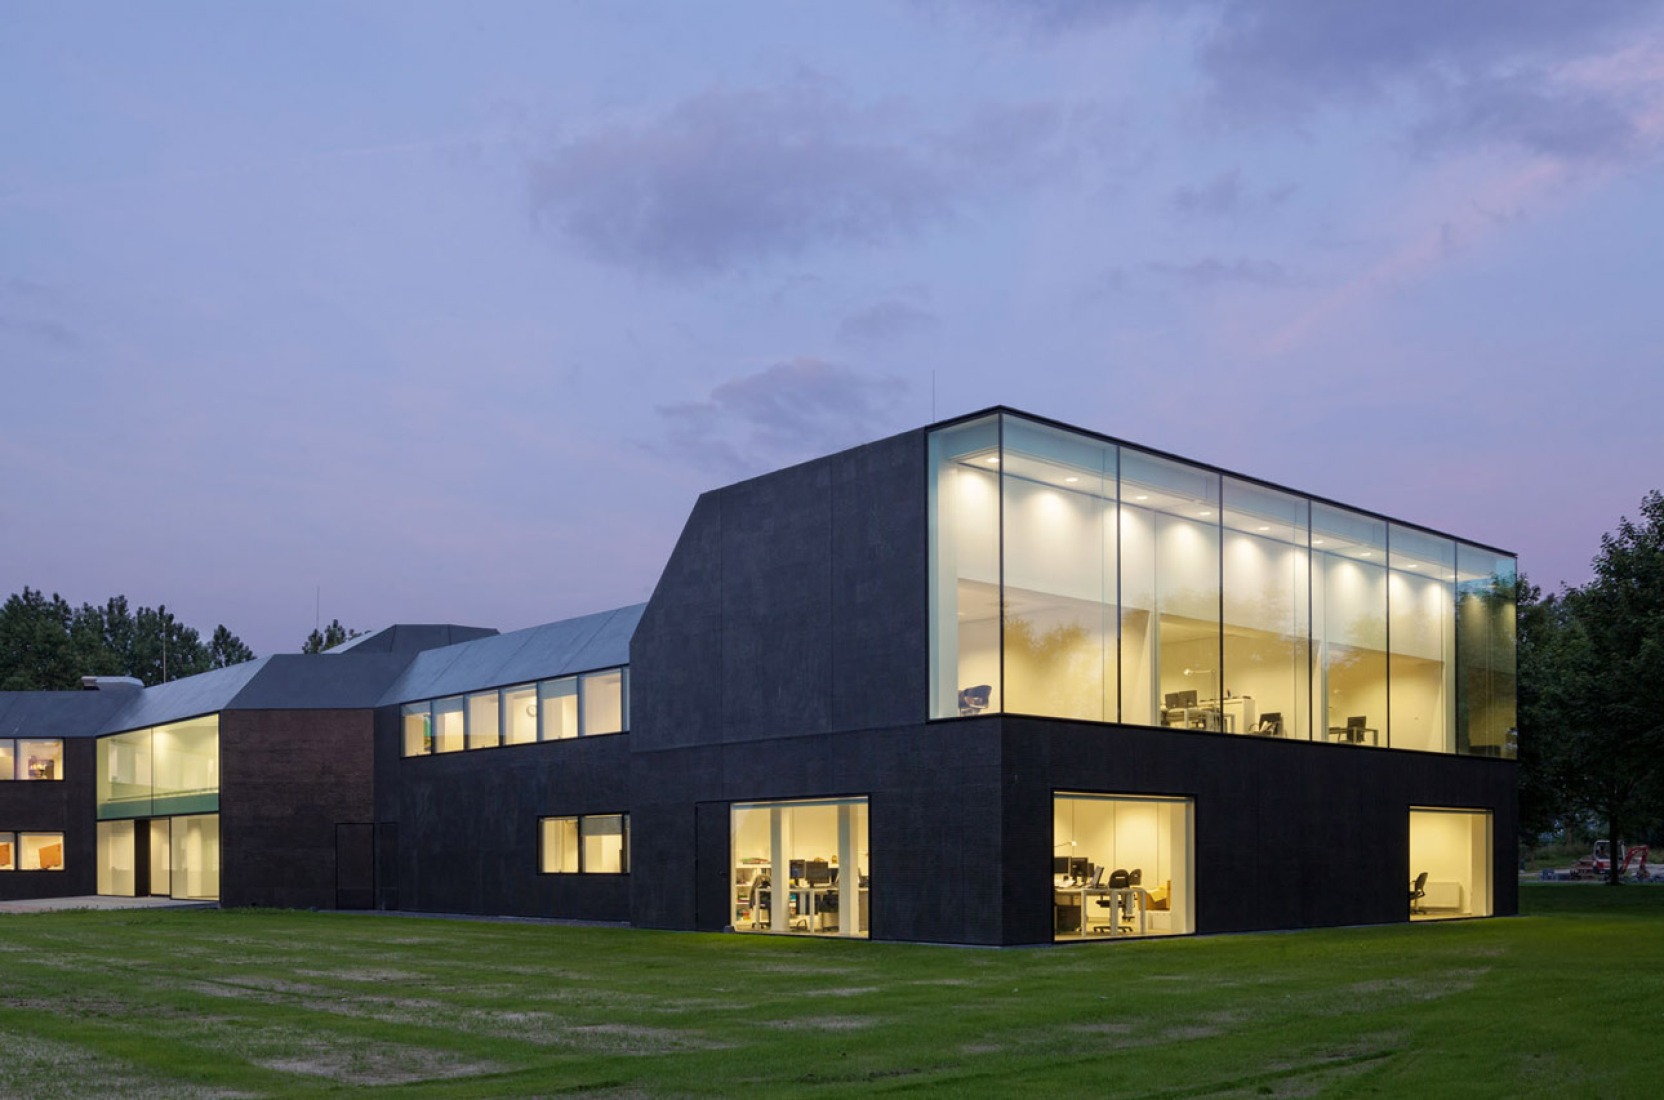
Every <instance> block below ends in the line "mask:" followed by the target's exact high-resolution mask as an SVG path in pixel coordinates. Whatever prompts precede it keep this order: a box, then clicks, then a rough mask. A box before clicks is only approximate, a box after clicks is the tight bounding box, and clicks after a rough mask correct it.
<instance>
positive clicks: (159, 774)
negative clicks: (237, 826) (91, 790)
mask: <svg viewBox="0 0 1664 1100" xmlns="http://www.w3.org/2000/svg"><path fill="white" fill-rule="evenodd" d="M97 768H98V775H97V799H98V818H99V820H101V821H107V820H116V819H123V818H132V817H163V816H167V815H170V814H177V813H213V812H217V811H218V810H219V806H220V775H219V769H220V722H219V716H218V715H214V714H209V715H205V716H203V717H201V718H191V719H188V720H186V721H184V722H173V723H170V724H168V725H165V726H155V727H153V728H151V729H142V730H132V731H130V732H128V733H118V734H113V735H111V736H109V737H101V738H99V740H98V750H97Z"/></svg>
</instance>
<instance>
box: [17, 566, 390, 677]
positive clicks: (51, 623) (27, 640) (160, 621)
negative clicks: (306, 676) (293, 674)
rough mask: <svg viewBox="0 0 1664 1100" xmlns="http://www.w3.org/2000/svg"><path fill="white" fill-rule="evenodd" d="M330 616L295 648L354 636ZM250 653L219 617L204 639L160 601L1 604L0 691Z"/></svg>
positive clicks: (153, 671) (186, 671)
mask: <svg viewBox="0 0 1664 1100" xmlns="http://www.w3.org/2000/svg"><path fill="white" fill-rule="evenodd" d="M359 633H360V632H359V631H357V630H352V629H350V628H348V627H344V626H342V625H341V621H340V620H339V619H335V620H332V621H331V622H330V624H329V625H328V626H327V627H323V628H321V629H318V630H313V631H312V633H311V634H310V635H308V637H307V639H306V641H305V643H303V645H302V647H301V652H302V653H321V652H323V651H324V650H326V649H329V648H331V647H332V646H336V645H339V644H341V643H342V642H345V641H347V640H348V639H350V638H355V637H357V636H358V635H359ZM252 660H254V651H253V650H251V649H250V648H249V647H248V646H246V645H244V644H243V642H242V639H240V638H238V637H237V636H236V635H235V634H233V633H231V631H230V630H228V629H227V628H226V627H225V626H224V624H221V625H218V626H215V627H214V629H213V630H212V631H210V632H209V633H208V636H207V638H206V639H204V637H203V635H202V633H201V632H200V631H198V630H197V629H196V628H194V627H191V626H187V625H186V624H184V623H182V622H180V621H179V620H178V619H177V618H175V617H174V615H173V613H172V612H171V611H169V610H168V609H167V607H166V606H165V605H158V606H156V607H138V608H134V607H130V606H129V605H128V603H127V597H126V596H114V597H111V598H110V599H108V600H106V601H104V603H102V604H97V605H95V604H88V603H83V604H82V605H81V606H79V607H75V606H72V605H71V604H70V603H69V601H67V600H65V599H64V598H63V597H62V596H59V595H57V594H56V593H54V594H53V595H52V596H51V597H50V598H48V597H47V596H46V594H45V593H43V592H40V591H37V590H36V589H33V588H29V587H27V586H25V587H24V589H23V591H22V592H17V593H13V594H12V595H11V596H9V597H7V599H6V602H5V604H4V605H0V691H71V690H75V689H77V688H79V687H80V686H81V677H83V676H131V677H133V678H135V679H137V680H140V681H142V682H143V683H145V684H146V685H151V684H160V683H163V682H165V681H167V680H178V679H180V678H182V677H185V676H195V675H196V674H197V673H199V672H207V671H209V670H210V669H216V668H227V667H229V666H231V665H236V664H241V663H242V662H244V661H252Z"/></svg>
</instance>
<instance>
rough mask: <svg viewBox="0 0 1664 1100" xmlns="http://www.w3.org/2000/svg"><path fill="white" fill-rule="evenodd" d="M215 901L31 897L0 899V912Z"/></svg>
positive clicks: (208, 904)
mask: <svg viewBox="0 0 1664 1100" xmlns="http://www.w3.org/2000/svg"><path fill="white" fill-rule="evenodd" d="M218 907H219V902H216V901H175V900H174V899H172V898H111V897H104V896H102V895H99V894H91V895H88V896H86V897H79V898H33V899H31V900H29V901H0V913H56V912H59V911H60V910H64V909H215V908H218Z"/></svg>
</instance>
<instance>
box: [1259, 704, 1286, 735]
mask: <svg viewBox="0 0 1664 1100" xmlns="http://www.w3.org/2000/svg"><path fill="white" fill-rule="evenodd" d="M1254 732H1255V733H1263V734H1265V735H1266V736H1267V737H1281V736H1282V735H1283V712H1282V711H1280V710H1268V711H1266V712H1265V713H1264V714H1262V715H1260V724H1259V726H1258V727H1257V728H1256V729H1255V730H1254Z"/></svg>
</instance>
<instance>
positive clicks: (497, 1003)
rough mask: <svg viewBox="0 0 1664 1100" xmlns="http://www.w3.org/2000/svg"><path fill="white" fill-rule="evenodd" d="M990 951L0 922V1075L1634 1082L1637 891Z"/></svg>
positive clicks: (976, 1086) (243, 1081) (114, 917)
mask: <svg viewBox="0 0 1664 1100" xmlns="http://www.w3.org/2000/svg"><path fill="white" fill-rule="evenodd" d="M1522 892H1523V895H1524V898H1523V904H1524V908H1525V909H1526V911H1527V914H1528V915H1527V916H1525V917H1523V918H1521V919H1518V920H1493V921H1470V922H1456V923H1445V924H1436V925H1434V924H1422V925H1417V926H1415V927H1410V926H1395V927H1387V928H1354V929H1338V930H1329V931H1319V932H1299V933H1282V934H1269V935H1250V936H1216V937H1201V938H1191V939H1175V940H1162V941H1143V942H1123V943H1113V944H1108V943H1106V944H1090V945H1082V946H1079V947H1065V948H1056V949H1035V950H1011V951H992V950H976V949H963V948H942V947H920V946H912V945H899V944H882V943H838V942H829V941H824V940H823V941H810V940H806V939H791V938H771V937H761V936H739V935H727V936H720V935H693V934H683V933H660V932H646V931H633V930H622V929H605V928H571V927H557V926H550V925H525V924H509V923H490V922H472V921H442V920H416V919H410V918H393V917H379V916H368V915H366V916H354V915H346V914H328V913H278V912H262V911H227V912H213V911H208V912H135V911H128V912H113V913H110V912H106V913H59V914H46V915H33V916H6V917H0V1096H7V1097H10V1096H29V1097H52V1096H68V1097H81V1096H87V1097H91V1096H99V1097H102V1096H111V1095H115V1096H156V1097H191V1096H203V1097H206V1096H232V1095H237V1096H321V1095H328V1094H331V1093H335V1092H342V1091H346V1090H348V1089H349V1088H353V1087H355V1086H362V1085H380V1086H383V1087H384V1088H386V1089H388V1090H390V1091H396V1092H397V1093H399V1094H401V1095H407V1096H412V1097H427V1096H528V1095H533V1096H542V1095H551V1094H576V1095H599V1096H676V1095H729V1094H742V1095H758V1096H761V1095H789V1096H793V1097H801V1096H833V1095H855V1094H867V1093H875V1092H876V1093H889V1092H920V1091H936V1092H940V1093H943V1094H946V1095H956V1096H958V1095H981V1096H1010V1095H1019V1094H1033V1095H1040V1096H1050V1095H1059V1096H1062V1095H1068V1096H1106V1095H1113V1096H1310V1095H1319V1094H1321V1095H1340V1096H1346V1095H1380V1096H1416V1097H1427V1096H1510V1097H1512V1096H1537V1095H1540V1096H1553V1097H1557V1098H1562V1097H1566V1096H1575V1097H1619V1096H1646V1097H1650V1096H1655V1095H1658V1093H1659V1091H1660V1088H1661V1086H1660V1083H1659V1082H1660V1074H1659V1068H1658V1060H1657V1050H1658V1046H1657V1039H1658V1036H1659V1031H1660V1024H1661V1023H1664V976H1661V973H1664V972H1661V964H1664V888H1655V887H1624V888H1621V889H1616V890H1614V889H1610V888H1605V887H1599V886H1571V885H1568V886H1552V885H1541V886H1539V885H1528V886H1526V887H1524V889H1523V891H1522Z"/></svg>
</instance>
